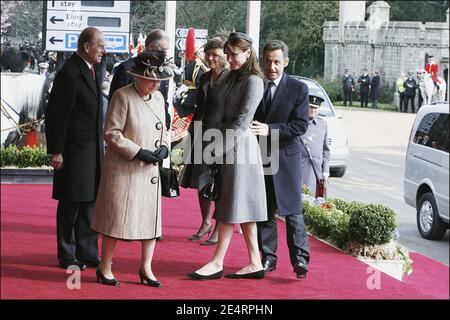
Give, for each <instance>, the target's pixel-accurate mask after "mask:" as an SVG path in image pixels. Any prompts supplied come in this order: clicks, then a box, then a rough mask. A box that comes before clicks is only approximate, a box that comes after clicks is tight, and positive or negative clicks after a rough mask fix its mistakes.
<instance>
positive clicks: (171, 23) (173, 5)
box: [163, 1, 177, 168]
mask: <svg viewBox="0 0 450 320" xmlns="http://www.w3.org/2000/svg"><path fill="white" fill-rule="evenodd" d="M176 18H177V2H176V1H166V19H165V28H166V32H167V33H168V34H169V37H170V50H169V52H168V56H169V57H174V56H175V29H176V25H175V21H176V20H177V19H176ZM174 59H175V58H174ZM173 89H174V81H173V78H172V79H170V81H169V92H168V93H167V99H168V100H169V110H168V112H169V114H170V118H171V119H173V114H174V112H173V105H172V101H173V99H172V96H173V91H174V90H173ZM170 128H171V129H172V123H171V124H170ZM169 150H170V145H169ZM170 161H171V160H170V157H167V158H166V159H164V161H163V167H165V168H168V167H169V166H170Z"/></svg>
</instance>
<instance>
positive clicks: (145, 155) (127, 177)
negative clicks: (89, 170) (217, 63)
mask: <svg viewBox="0 0 450 320" xmlns="http://www.w3.org/2000/svg"><path fill="white" fill-rule="evenodd" d="M164 59H165V55H164V52H162V51H149V52H145V53H143V54H141V55H139V56H138V57H136V58H134V59H133V60H134V62H135V65H134V67H133V68H132V69H131V70H130V71H129V73H130V74H132V75H133V76H135V83H134V84H131V85H128V86H126V87H124V88H122V89H119V90H117V92H115V93H114V95H113V97H112V99H111V102H110V105H109V108H108V113H107V117H106V122H105V134H104V138H105V141H106V143H107V145H108V148H107V150H106V153H105V162H104V168H103V171H102V178H101V181H100V187H99V191H98V196H97V202H96V207H95V213H94V218H93V222H92V229H94V230H95V231H97V232H98V233H100V234H102V235H103V242H102V257H101V262H100V264H99V266H98V269H97V281H98V282H100V283H102V284H106V285H113V286H115V285H118V284H119V281H118V280H116V279H115V278H114V275H113V274H112V271H111V261H112V257H113V251H114V248H115V246H116V243H117V240H118V239H119V240H140V241H141V242H142V256H141V269H140V271H139V276H140V279H141V283H143V284H145V285H149V286H153V287H160V286H161V283H160V282H159V281H157V280H156V277H155V276H154V274H153V272H152V267H151V263H152V257H153V251H154V248H155V239H156V238H157V237H160V236H161V185H160V178H159V170H158V162H159V161H161V160H162V159H164V158H166V157H167V156H168V154H169V151H168V144H169V141H168V133H167V131H166V126H165V125H164V123H165V110H164V98H163V96H162V95H161V93H160V92H159V91H158V88H159V85H160V82H161V80H165V79H168V78H170V77H171V76H172V75H173V71H172V69H171V68H170V67H169V66H168V65H167V64H166V63H165V62H164Z"/></svg>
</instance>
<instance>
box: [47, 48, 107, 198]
mask: <svg viewBox="0 0 450 320" xmlns="http://www.w3.org/2000/svg"><path fill="white" fill-rule="evenodd" d="M45 127H46V138H47V153H48V154H58V153H62V154H63V158H64V164H63V168H62V169H61V170H55V173H54V179H53V198H54V199H58V200H64V201H93V200H95V197H96V194H97V188H98V182H99V177H100V168H101V162H102V159H103V112H102V98H101V90H100V82H99V77H98V75H97V77H96V81H94V79H93V77H92V73H91V72H90V70H89V69H88V66H87V64H86V62H85V61H84V60H83V59H82V58H81V57H80V56H78V55H77V54H76V53H74V54H72V56H71V57H70V59H68V60H67V62H66V63H65V64H64V66H63V67H62V69H61V70H60V71H59V72H58V73H57V74H56V77H55V81H54V83H53V89H52V91H51V94H50V97H49V101H48V105H47V110H46V114H45Z"/></svg>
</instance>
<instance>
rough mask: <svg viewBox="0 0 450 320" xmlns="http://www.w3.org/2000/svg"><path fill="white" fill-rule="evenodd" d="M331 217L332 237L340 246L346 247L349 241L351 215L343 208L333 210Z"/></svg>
mask: <svg viewBox="0 0 450 320" xmlns="http://www.w3.org/2000/svg"><path fill="white" fill-rule="evenodd" d="M330 218H331V227H330V238H331V240H332V241H333V243H334V244H335V245H336V246H337V247H338V248H341V249H344V248H345V247H346V245H347V242H348V230H349V222H350V215H348V214H347V213H344V212H342V211H341V210H333V212H332V216H331V217H330Z"/></svg>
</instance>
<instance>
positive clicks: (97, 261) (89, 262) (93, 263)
mask: <svg viewBox="0 0 450 320" xmlns="http://www.w3.org/2000/svg"><path fill="white" fill-rule="evenodd" d="M81 262H82V263H84V264H85V265H87V266H88V267H94V268H97V267H98V265H99V264H100V259H99V258H92V259H81Z"/></svg>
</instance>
